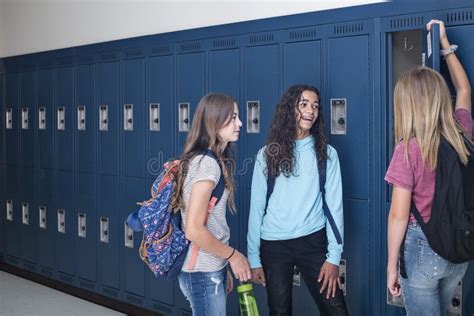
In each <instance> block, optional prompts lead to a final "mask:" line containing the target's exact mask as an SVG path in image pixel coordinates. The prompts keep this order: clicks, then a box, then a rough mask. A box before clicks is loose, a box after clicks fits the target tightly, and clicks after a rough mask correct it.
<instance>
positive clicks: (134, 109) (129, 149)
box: [122, 59, 146, 177]
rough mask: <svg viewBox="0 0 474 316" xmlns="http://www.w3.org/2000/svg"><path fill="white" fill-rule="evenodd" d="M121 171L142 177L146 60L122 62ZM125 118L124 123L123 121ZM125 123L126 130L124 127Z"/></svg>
mask: <svg viewBox="0 0 474 316" xmlns="http://www.w3.org/2000/svg"><path fill="white" fill-rule="evenodd" d="M122 87H123V106H122V111H123V112H129V113H130V114H131V115H132V116H130V114H125V113H122V115H126V117H124V123H123V126H122V130H123V132H122V133H123V152H122V155H123V168H124V169H123V172H124V175H125V176H135V177H144V176H145V170H146V169H145V168H146V165H145V143H144V142H143V140H144V139H145V133H144V131H145V105H144V103H145V102H144V101H145V60H144V59H133V60H125V61H124V62H123V86H122ZM126 121H127V122H126ZM126 125H128V126H129V127H127V128H128V129H127V130H125V127H126Z"/></svg>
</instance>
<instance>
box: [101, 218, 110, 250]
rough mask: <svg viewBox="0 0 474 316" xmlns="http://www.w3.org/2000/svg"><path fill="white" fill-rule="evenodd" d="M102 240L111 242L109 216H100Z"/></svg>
mask: <svg viewBox="0 0 474 316" xmlns="http://www.w3.org/2000/svg"><path fill="white" fill-rule="evenodd" d="M100 241H101V242H105V243H107V244H108V243H109V219H108V218H107V217H101V218H100Z"/></svg>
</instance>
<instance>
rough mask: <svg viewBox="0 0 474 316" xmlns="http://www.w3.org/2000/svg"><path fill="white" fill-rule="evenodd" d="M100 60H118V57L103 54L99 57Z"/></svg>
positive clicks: (113, 54)
mask: <svg viewBox="0 0 474 316" xmlns="http://www.w3.org/2000/svg"><path fill="white" fill-rule="evenodd" d="M100 59H101V60H103V61H108V60H118V59H119V58H118V56H117V54H115V53H105V54H102V55H100Z"/></svg>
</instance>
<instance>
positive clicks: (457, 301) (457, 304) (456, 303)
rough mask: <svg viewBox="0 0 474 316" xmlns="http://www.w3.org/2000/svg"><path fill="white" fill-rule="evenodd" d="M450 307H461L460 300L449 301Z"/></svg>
mask: <svg viewBox="0 0 474 316" xmlns="http://www.w3.org/2000/svg"><path fill="white" fill-rule="evenodd" d="M451 305H453V306H454V307H458V306H459V305H461V300H460V299H459V297H457V296H455V297H453V299H452V300H451Z"/></svg>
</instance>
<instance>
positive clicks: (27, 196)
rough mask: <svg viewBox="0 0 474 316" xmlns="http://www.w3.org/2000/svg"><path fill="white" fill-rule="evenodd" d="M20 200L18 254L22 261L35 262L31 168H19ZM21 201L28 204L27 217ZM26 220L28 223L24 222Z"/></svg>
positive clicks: (34, 199) (33, 186) (35, 215)
mask: <svg viewBox="0 0 474 316" xmlns="http://www.w3.org/2000/svg"><path fill="white" fill-rule="evenodd" d="M20 183H21V185H20V187H21V188H20V190H21V191H20V200H19V205H18V207H19V208H18V211H19V212H18V218H19V220H20V236H21V237H20V249H21V250H20V255H21V258H22V259H23V260H24V261H27V262H28V263H32V264H35V263H36V262H37V260H38V259H37V257H38V255H37V244H36V236H37V227H38V212H37V211H36V210H37V207H36V172H35V169H32V168H26V167H24V168H22V169H20ZM23 203H27V204H28V214H27V215H28V218H24V217H25V216H26V214H23V213H22V207H23ZM25 221H27V223H28V224H25Z"/></svg>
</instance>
